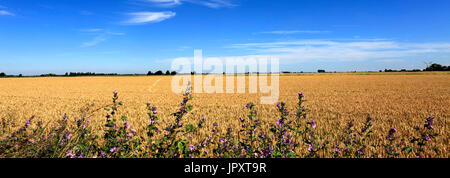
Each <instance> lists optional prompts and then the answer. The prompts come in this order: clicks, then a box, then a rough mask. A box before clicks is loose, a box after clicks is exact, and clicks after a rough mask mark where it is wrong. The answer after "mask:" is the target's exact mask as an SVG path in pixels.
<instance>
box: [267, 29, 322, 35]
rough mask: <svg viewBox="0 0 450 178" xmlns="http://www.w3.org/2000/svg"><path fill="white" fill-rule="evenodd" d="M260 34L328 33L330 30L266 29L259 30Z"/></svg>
mask: <svg viewBox="0 0 450 178" xmlns="http://www.w3.org/2000/svg"><path fill="white" fill-rule="evenodd" d="M260 33H262V34H275V35H291V34H323V33H330V31H319V30H277V31H267V32H260Z"/></svg>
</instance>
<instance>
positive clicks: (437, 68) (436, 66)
mask: <svg viewBox="0 0 450 178" xmlns="http://www.w3.org/2000/svg"><path fill="white" fill-rule="evenodd" d="M446 70H447V71H448V70H449V66H442V65H441V64H437V63H433V64H431V65H430V66H428V67H427V68H426V69H425V71H446Z"/></svg>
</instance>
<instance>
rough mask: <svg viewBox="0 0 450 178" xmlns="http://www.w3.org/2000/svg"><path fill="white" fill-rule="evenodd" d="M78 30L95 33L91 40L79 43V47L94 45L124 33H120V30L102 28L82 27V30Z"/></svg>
mask: <svg viewBox="0 0 450 178" xmlns="http://www.w3.org/2000/svg"><path fill="white" fill-rule="evenodd" d="M80 32H82V33H85V34H90V35H95V37H94V38H93V39H92V40H90V41H87V42H84V43H83V44H81V47H84V48H85V47H91V46H96V45H98V44H100V43H102V42H104V41H106V40H108V39H109V38H110V37H112V36H121V35H125V33H122V32H112V31H109V30H105V29H102V28H88V29H82V30H80Z"/></svg>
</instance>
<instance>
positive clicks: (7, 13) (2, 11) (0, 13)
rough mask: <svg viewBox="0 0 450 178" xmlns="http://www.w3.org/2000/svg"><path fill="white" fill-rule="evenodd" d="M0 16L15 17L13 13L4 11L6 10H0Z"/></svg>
mask: <svg viewBox="0 0 450 178" xmlns="http://www.w3.org/2000/svg"><path fill="white" fill-rule="evenodd" d="M0 15H6V16H15V14H14V13H12V12H9V11H6V10H0Z"/></svg>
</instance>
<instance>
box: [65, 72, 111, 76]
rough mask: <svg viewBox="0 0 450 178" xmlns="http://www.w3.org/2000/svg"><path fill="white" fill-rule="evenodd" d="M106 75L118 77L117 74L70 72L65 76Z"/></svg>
mask: <svg viewBox="0 0 450 178" xmlns="http://www.w3.org/2000/svg"><path fill="white" fill-rule="evenodd" d="M105 75H118V74H117V73H95V72H70V73H67V72H66V74H65V75H64V76H105Z"/></svg>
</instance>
